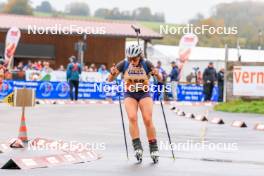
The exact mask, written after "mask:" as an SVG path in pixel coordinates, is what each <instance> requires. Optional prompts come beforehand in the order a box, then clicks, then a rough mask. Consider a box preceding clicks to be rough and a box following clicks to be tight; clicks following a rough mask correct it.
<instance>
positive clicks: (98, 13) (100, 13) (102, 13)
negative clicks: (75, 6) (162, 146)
mask: <svg viewBox="0 0 264 176" xmlns="http://www.w3.org/2000/svg"><path fill="white" fill-rule="evenodd" d="M109 15H110V10H109V9H105V8H99V9H97V10H96V11H95V12H94V16H95V17H99V18H106V17H107V16H109Z"/></svg>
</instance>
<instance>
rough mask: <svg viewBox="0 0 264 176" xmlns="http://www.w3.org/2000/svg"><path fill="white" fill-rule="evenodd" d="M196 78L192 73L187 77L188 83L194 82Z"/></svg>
mask: <svg viewBox="0 0 264 176" xmlns="http://www.w3.org/2000/svg"><path fill="white" fill-rule="evenodd" d="M194 77H195V76H194V74H193V72H191V73H190V74H189V75H187V76H186V81H187V83H192V80H193V78H194Z"/></svg>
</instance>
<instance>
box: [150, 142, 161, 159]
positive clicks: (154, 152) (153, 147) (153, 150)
mask: <svg viewBox="0 0 264 176" xmlns="http://www.w3.org/2000/svg"><path fill="white" fill-rule="evenodd" d="M149 150H150V157H151V159H152V160H153V163H154V164H156V163H158V162H159V148H158V145H157V141H156V140H154V141H152V142H150V143H149Z"/></svg>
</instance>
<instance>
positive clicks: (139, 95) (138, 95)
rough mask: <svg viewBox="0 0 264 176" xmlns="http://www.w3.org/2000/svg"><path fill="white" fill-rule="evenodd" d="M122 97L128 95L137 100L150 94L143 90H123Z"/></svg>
mask: <svg viewBox="0 0 264 176" xmlns="http://www.w3.org/2000/svg"><path fill="white" fill-rule="evenodd" d="M124 97H125V99H126V98H128V97H130V98H133V99H135V100H137V101H138V102H139V101H140V100H142V99H143V98H146V97H151V96H150V94H149V92H143V91H142V92H125V93H124Z"/></svg>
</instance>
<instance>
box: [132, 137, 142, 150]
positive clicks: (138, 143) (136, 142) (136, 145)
mask: <svg viewBox="0 0 264 176" xmlns="http://www.w3.org/2000/svg"><path fill="white" fill-rule="evenodd" d="M132 143H133V147H134V150H138V149H141V150H143V149H142V145H141V141H140V139H139V138H136V139H133V140H132Z"/></svg>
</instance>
